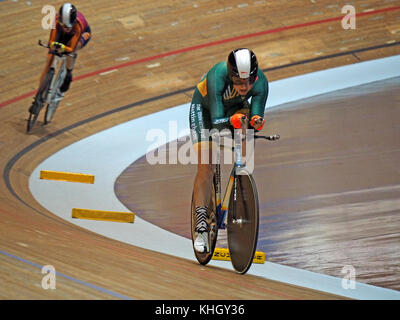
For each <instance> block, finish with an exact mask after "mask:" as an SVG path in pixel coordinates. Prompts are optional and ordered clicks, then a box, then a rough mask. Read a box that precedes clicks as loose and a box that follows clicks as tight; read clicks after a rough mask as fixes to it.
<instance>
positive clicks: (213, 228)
mask: <svg viewBox="0 0 400 320" xmlns="http://www.w3.org/2000/svg"><path fill="white" fill-rule="evenodd" d="M195 217H196V208H195V206H194V201H193V195H192V204H191V233H192V245H193V251H194V254H195V256H196V259H197V261H198V262H199V263H200V264H202V265H206V264H207V263H209V262H210V260H211V258H212V256H213V254H214V250H215V245H216V243H217V236H218V225H217V206H216V195H215V176H214V179H213V185H212V192H211V199H210V203H209V204H208V214H207V225H208V243H209V248H210V251H209V252H204V253H201V252H198V251H196V249H195V248H194V241H195V239H196V234H195V226H196V221H195V220H196V218H195Z"/></svg>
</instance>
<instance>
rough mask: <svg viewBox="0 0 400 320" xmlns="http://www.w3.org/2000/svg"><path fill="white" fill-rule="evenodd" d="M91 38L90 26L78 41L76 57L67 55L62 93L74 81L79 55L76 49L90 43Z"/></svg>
mask: <svg viewBox="0 0 400 320" xmlns="http://www.w3.org/2000/svg"><path fill="white" fill-rule="evenodd" d="M90 39H91V30H90V27H88V28H87V29H86V30H85V32H84V33H83V34H82V36H81V38H80V40H79V41H78V43H77V45H76V50H75V57H70V56H67V74H66V76H65V80H64V83H63V84H62V86H61V88H60V91H61V92H62V93H65V92H67V91H68V89H69V86H70V84H71V82H72V71H73V70H74V67H75V62H76V59H77V57H78V55H77V54H76V51H79V50H81V49H83V48H84V47H85V46H86V45H87V44H88V42H89V41H90Z"/></svg>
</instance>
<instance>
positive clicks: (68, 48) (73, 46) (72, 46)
mask: <svg viewBox="0 0 400 320" xmlns="http://www.w3.org/2000/svg"><path fill="white" fill-rule="evenodd" d="M76 26H77V28H76V32H75V34H74V36H73V37H72V39H71V41H70V46H65V51H66V52H74V51H75V49H76V46H77V44H78V42H79V40H80V39H81V36H82V29H81V27H80V26H79V24H78V23H77V24H76Z"/></svg>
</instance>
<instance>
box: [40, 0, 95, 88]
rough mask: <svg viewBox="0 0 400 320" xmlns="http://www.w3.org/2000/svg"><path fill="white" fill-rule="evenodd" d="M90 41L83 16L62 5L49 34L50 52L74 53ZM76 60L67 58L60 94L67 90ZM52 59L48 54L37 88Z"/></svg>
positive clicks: (89, 33)
mask: <svg viewBox="0 0 400 320" xmlns="http://www.w3.org/2000/svg"><path fill="white" fill-rule="evenodd" d="M90 39H91V29H90V26H89V24H88V22H87V21H86V19H85V17H84V15H83V14H82V13H81V12H79V11H78V10H77V9H76V8H75V6H74V5H73V4H71V3H65V4H63V5H62V6H61V7H60V10H59V13H58V14H57V15H56V24H55V28H54V29H52V30H51V32H50V39H49V46H50V47H51V50H58V52H60V53H61V52H69V53H71V52H74V53H76V51H77V50H80V49H82V48H83V47H85V46H86V45H87V43H88V42H89V40H90ZM76 58H77V55H76V56H75V57H70V56H67V74H66V76H65V79H64V82H63V84H62V86H61V88H60V91H61V93H62V94H63V93H64V92H66V91H67V90H68V89H69V86H70V83H71V81H72V70H73V69H74V66H75V61H76ZM53 59H54V55H52V54H48V56H47V61H46V66H45V69H44V70H43V73H42V75H41V77H40V82H39V86H40V84H41V83H42V80H43V78H44V76H45V75H46V73H47V72H48V70H49V68H50V66H51V64H52V62H53Z"/></svg>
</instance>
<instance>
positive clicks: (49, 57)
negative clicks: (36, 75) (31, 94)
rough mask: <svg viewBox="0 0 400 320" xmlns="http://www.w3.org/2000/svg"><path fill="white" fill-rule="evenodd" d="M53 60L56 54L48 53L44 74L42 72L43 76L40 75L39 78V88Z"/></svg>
mask: <svg viewBox="0 0 400 320" xmlns="http://www.w3.org/2000/svg"><path fill="white" fill-rule="evenodd" d="M53 60H54V55H52V54H48V55H47V58H46V64H45V67H44V69H43V71H42V74H41V76H40V79H39V88H40V86H41V84H42V81H43V79H44V77H45V75H46V73H47V72H48V71H49V69H50V66H51V64H52V63H53Z"/></svg>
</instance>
